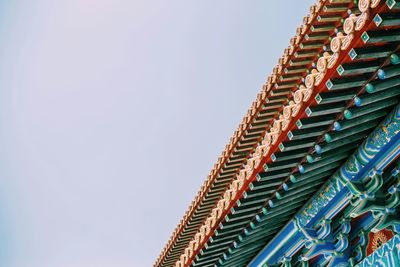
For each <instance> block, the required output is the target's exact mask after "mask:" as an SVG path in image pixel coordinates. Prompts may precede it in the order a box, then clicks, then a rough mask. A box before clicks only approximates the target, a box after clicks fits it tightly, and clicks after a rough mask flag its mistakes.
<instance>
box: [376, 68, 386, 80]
mask: <svg viewBox="0 0 400 267" xmlns="http://www.w3.org/2000/svg"><path fill="white" fill-rule="evenodd" d="M377 75H378V78H379V79H381V80H384V79H385V78H386V73H385V71H384V70H383V69H379V70H378V73H377Z"/></svg>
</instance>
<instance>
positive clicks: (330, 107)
mask: <svg viewBox="0 0 400 267" xmlns="http://www.w3.org/2000/svg"><path fill="white" fill-rule="evenodd" d="M344 109H345V104H344V103H335V104H321V105H317V106H309V107H307V108H306V114H307V116H308V117H310V118H311V117H317V116H324V115H328V114H333V113H338V112H342V111H343V110H344Z"/></svg>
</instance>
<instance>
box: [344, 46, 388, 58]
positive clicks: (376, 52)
mask: <svg viewBox="0 0 400 267" xmlns="http://www.w3.org/2000/svg"><path fill="white" fill-rule="evenodd" d="M394 49H395V46H394V45H392V44H389V45H385V46H369V47H368V46H362V47H358V48H352V49H351V50H350V51H349V56H350V58H351V59H352V60H366V59H367V60H370V59H377V58H386V57H388V56H389V55H390V54H391V53H392V51H393V50H394Z"/></svg>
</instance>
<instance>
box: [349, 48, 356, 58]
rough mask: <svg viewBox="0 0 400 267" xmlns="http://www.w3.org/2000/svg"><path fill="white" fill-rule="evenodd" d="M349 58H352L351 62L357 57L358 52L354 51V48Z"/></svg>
mask: <svg viewBox="0 0 400 267" xmlns="http://www.w3.org/2000/svg"><path fill="white" fill-rule="evenodd" d="M349 56H350V58H351V60H354V59H355V58H356V57H357V52H356V50H354V48H352V49H351V50H350V52H349Z"/></svg>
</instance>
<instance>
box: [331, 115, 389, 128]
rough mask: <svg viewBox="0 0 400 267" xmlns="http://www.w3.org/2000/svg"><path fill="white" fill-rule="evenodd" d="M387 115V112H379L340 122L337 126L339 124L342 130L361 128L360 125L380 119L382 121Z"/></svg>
mask: <svg viewBox="0 0 400 267" xmlns="http://www.w3.org/2000/svg"><path fill="white" fill-rule="evenodd" d="M386 115H387V112H386V110H378V111H376V112H373V113H371V114H367V115H364V116H360V117H357V118H353V119H351V120H343V121H340V122H336V123H335V124H339V125H340V128H341V130H345V129H348V128H352V127H359V125H361V124H364V123H368V122H369V121H372V120H375V119H378V118H379V119H382V118H383V117H384V116H386Z"/></svg>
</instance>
